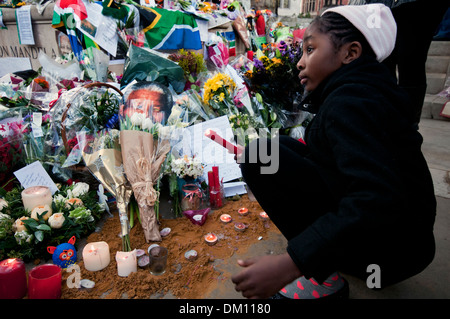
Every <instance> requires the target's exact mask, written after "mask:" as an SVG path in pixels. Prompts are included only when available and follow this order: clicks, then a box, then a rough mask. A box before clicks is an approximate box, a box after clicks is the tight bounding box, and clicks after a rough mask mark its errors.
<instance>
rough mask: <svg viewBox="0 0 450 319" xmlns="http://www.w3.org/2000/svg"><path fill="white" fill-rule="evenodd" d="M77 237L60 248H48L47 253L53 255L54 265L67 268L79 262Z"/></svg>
mask: <svg viewBox="0 0 450 319" xmlns="http://www.w3.org/2000/svg"><path fill="white" fill-rule="evenodd" d="M75 239H76V238H75V236H72V238H70V239H69V241H68V242H67V243H63V244H60V245H58V246H56V247H55V246H48V247H47V251H48V252H49V253H50V254H52V255H53V257H52V258H53V263H54V264H55V265H58V266H59V267H61V268H67V267H69V266H70V265H72V264H75V263H76V262H77V250H76V249H75V246H74V244H75Z"/></svg>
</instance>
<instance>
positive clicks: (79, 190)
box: [67, 182, 89, 198]
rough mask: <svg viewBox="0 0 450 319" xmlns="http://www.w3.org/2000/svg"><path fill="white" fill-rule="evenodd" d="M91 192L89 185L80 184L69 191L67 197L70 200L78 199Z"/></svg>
mask: <svg viewBox="0 0 450 319" xmlns="http://www.w3.org/2000/svg"><path fill="white" fill-rule="evenodd" d="M88 191H89V184H86V183H83V182H79V183H76V184H75V185H74V186H73V187H72V190H71V191H70V190H69V191H67V195H68V197H69V198H78V197H80V196H82V195H84V194H86V193H87V192H88Z"/></svg>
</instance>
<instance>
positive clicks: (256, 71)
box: [244, 41, 303, 110]
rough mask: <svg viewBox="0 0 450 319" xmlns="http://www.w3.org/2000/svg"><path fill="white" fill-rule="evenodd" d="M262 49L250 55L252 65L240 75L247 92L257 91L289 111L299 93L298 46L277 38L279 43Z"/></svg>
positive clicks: (299, 50)
mask: <svg viewBox="0 0 450 319" xmlns="http://www.w3.org/2000/svg"><path fill="white" fill-rule="evenodd" d="M263 48H264V50H263V51H258V52H257V54H256V57H254V58H253V62H254V67H253V69H251V70H248V71H247V72H245V74H244V78H245V80H246V81H247V83H248V85H249V87H250V89H251V91H253V92H258V93H260V94H261V95H262V97H263V99H264V101H266V102H267V103H269V104H274V105H277V106H278V107H280V108H281V109H285V110H291V109H292V104H293V101H294V100H295V98H296V97H297V96H298V95H299V94H302V93H303V88H302V86H301V85H300V81H299V79H298V73H299V70H297V67H296V65H297V62H298V61H299V60H300V57H301V49H300V46H292V45H287V44H286V43H284V42H283V41H281V42H280V44H279V45H277V44H269V45H264V46H263Z"/></svg>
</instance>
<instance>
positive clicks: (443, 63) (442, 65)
mask: <svg viewBox="0 0 450 319" xmlns="http://www.w3.org/2000/svg"><path fill="white" fill-rule="evenodd" d="M449 63H450V56H439V55H430V56H428V58H427V63H426V64H425V67H426V71H427V73H447V71H448V68H449Z"/></svg>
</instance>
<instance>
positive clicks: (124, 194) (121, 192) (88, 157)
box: [83, 147, 133, 235]
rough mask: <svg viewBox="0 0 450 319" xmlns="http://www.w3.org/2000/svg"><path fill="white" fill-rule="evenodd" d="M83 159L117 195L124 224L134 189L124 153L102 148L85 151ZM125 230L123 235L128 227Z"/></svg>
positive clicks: (104, 184) (98, 177) (96, 175)
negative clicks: (127, 172)
mask: <svg viewBox="0 0 450 319" xmlns="http://www.w3.org/2000/svg"><path fill="white" fill-rule="evenodd" d="M94 149H95V147H94ZM83 159H84V162H85V163H86V167H87V168H88V169H89V170H90V171H91V173H92V174H93V175H94V176H95V177H96V178H97V179H98V180H99V181H100V182H101V183H102V184H103V186H104V187H105V188H106V189H107V190H108V191H109V192H110V193H112V194H114V196H115V197H116V202H117V209H118V210H119V215H120V216H119V217H120V220H121V224H123V225H124V224H125V223H122V220H124V219H125V218H126V219H127V220H128V217H127V206H128V203H129V201H130V197H131V194H132V192H133V191H132V188H131V185H130V183H129V182H128V180H127V178H126V176H125V174H124V170H123V164H122V153H121V152H120V151H119V150H116V149H100V150H99V151H96V152H93V153H92V154H88V153H83ZM124 231H125V229H122V235H124V234H128V229H127V230H126V231H125V232H124Z"/></svg>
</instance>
